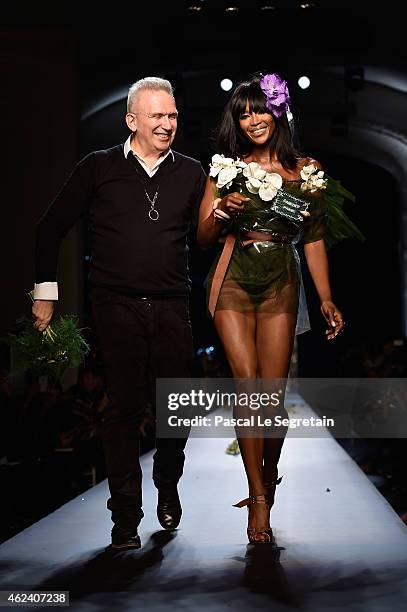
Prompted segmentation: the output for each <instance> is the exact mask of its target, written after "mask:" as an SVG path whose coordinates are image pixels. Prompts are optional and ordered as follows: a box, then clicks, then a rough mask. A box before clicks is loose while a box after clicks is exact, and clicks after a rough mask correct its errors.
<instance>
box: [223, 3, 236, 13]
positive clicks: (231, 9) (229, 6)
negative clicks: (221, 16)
mask: <svg viewBox="0 0 407 612" xmlns="http://www.w3.org/2000/svg"><path fill="white" fill-rule="evenodd" d="M224 8H225V13H238V12H239V10H240V6H239V2H237V0H226V2H225V3H224Z"/></svg>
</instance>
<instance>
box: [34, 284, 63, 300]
mask: <svg viewBox="0 0 407 612" xmlns="http://www.w3.org/2000/svg"><path fill="white" fill-rule="evenodd" d="M34 300H58V283H51V282H46V283H34Z"/></svg>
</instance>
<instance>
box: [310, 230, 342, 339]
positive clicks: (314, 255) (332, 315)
mask: <svg viewBox="0 0 407 612" xmlns="http://www.w3.org/2000/svg"><path fill="white" fill-rule="evenodd" d="M304 253H305V258H306V260H307V265H308V269H309V271H310V274H311V277H312V280H313V283H314V285H315V289H316V291H317V293H318V296H319V299H320V301H321V312H322V315H323V316H324V318H325V320H326V322H327V323H328V325H329V327H330V329H328V330H327V331H326V334H327V339H328V340H331V339H333V338H335V336H337V335H338V334H339V333H340V332H341V331H342V330H343V327H344V321H343V316H342V313H341V312H340V311H339V310H338V308H336V306H335V304H334V303H333V302H332V295H331V287H330V283H329V266H328V257H327V254H326V249H325V243H324V240H323V239H321V240H316V241H315V242H308V243H307V244H304Z"/></svg>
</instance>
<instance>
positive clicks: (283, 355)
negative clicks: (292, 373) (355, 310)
mask: <svg viewBox="0 0 407 612" xmlns="http://www.w3.org/2000/svg"><path fill="white" fill-rule="evenodd" d="M295 324H296V316H295V315H293V314H288V313H280V314H268V313H258V314H257V334H256V349H257V357H258V369H259V376H260V377H261V378H262V379H264V380H265V385H267V384H268V385H269V386H270V385H271V386H273V382H272V379H280V380H278V382H279V385H278V387H279V388H282V390H283V393H282V394H281V400H280V406H279V408H278V410H277V411H276V412H274V413H273V415H269V416H274V415H275V414H279V415H280V416H282V417H283V418H285V417H287V416H288V414H287V412H286V410H285V408H284V393H285V387H286V378H287V376H288V371H289V367H290V360H291V354H292V349H293V343H294V333H295ZM267 381H268V382H267ZM264 416H267V414H265V415H264ZM286 433H287V428H284V429H283V428H281V431H279V432H278V436H277V437H271V438H270V437H267V438H265V441H264V457H263V482H264V483H271V482H273V481H275V479H276V478H277V474H278V470H277V464H278V460H279V458H280V454H281V449H282V446H283V444H284V439H285V435H286ZM274 489H275V487H270V489H269V494H270V496H271V502H273V500H274ZM271 505H272V503H271Z"/></svg>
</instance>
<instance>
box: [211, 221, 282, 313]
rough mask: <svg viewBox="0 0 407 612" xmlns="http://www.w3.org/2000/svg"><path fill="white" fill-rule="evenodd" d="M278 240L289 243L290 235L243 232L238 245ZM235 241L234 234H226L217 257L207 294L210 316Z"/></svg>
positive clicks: (213, 310) (213, 311)
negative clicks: (209, 289)
mask: <svg viewBox="0 0 407 612" xmlns="http://www.w3.org/2000/svg"><path fill="white" fill-rule="evenodd" d="M263 241H264V242H280V243H284V244H287V243H291V242H292V236H286V235H284V234H274V233H273V232H245V233H244V234H243V235H242V239H241V240H240V245H241V246H243V247H246V246H249V245H251V244H253V243H254V242H263ZM235 242H236V236H235V234H228V235H227V236H226V240H225V243H224V245H223V250H222V253H221V255H220V257H219V261H218V264H217V266H216V269H215V273H214V275H213V279H212V285H211V291H210V294H209V304H208V310H209V312H210V313H211V316H212V317H214V316H215V310H216V304H217V302H218V297H219V293H220V290H221V287H222V283H223V279H224V278H225V275H226V270H227V269H228V265H229V262H230V258H231V257H232V253H233V249H234V246H235Z"/></svg>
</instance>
